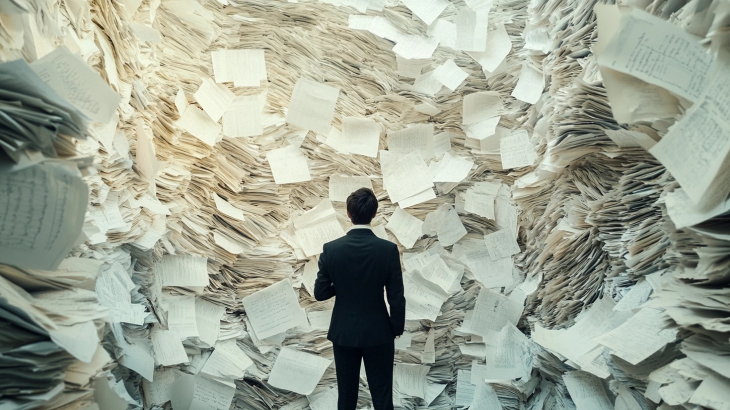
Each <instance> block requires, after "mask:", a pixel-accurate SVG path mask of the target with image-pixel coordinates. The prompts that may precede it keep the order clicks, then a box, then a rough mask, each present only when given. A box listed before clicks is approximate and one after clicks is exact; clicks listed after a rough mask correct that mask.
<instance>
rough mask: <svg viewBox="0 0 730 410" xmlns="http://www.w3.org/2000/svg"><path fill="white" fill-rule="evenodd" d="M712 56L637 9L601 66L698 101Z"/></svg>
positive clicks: (601, 59)
mask: <svg viewBox="0 0 730 410" xmlns="http://www.w3.org/2000/svg"><path fill="white" fill-rule="evenodd" d="M711 63H712V54H710V53H707V52H706V51H705V49H704V48H703V47H702V45H700V43H699V42H698V41H697V39H696V38H694V37H693V36H691V35H690V34H689V33H687V32H685V31H684V30H682V29H681V28H680V27H678V26H676V25H674V24H672V23H670V22H668V21H664V20H662V19H661V18H659V17H655V16H652V15H651V14H649V13H647V12H645V11H643V10H639V9H634V10H633V11H632V12H631V13H629V14H627V15H625V16H623V17H622V18H621V29H620V30H619V32H618V33H617V34H616V35H615V36H613V38H612V39H611V41H610V42H609V43H608V45H606V48H605V50H603V52H602V53H601V55H600V56H599V58H598V64H600V65H602V66H605V67H608V68H610V69H612V70H616V71H619V72H622V73H626V74H630V75H632V76H635V77H637V78H639V79H641V80H643V81H646V82H648V83H650V84H654V85H658V86H660V87H662V88H666V89H667V90H669V91H671V92H673V93H675V94H677V95H680V96H682V97H684V98H686V99H688V100H690V101H696V100H697V98H698V97H699V95H700V93H701V92H702V90H703V87H705V85H706V84H707V75H708V73H709V70H710V64H711Z"/></svg>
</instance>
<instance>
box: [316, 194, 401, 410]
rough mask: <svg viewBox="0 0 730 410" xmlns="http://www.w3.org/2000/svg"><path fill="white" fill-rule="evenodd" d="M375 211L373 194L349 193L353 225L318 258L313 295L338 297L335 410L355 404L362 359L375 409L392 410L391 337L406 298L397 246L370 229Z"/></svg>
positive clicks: (333, 333)
mask: <svg viewBox="0 0 730 410" xmlns="http://www.w3.org/2000/svg"><path fill="white" fill-rule="evenodd" d="M377 212H378V199H377V198H376V197H375V194H374V193H373V191H372V190H370V189H368V188H360V189H358V190H357V191H355V192H353V193H352V194H350V196H349V197H347V216H348V217H349V218H350V220H351V221H352V223H353V224H354V226H353V227H352V228H351V229H350V231H349V232H347V235H345V236H344V237H342V238H339V239H336V240H334V241H332V242H328V243H326V244H325V245H324V248H323V252H322V254H321V255H320V256H319V272H318V273H317V281H316V282H315V284H314V297H315V299H317V300H327V299H329V298H331V297H332V296H335V295H336V296H337V299H336V300H335V308H334V311H333V312H332V321H331V322H330V329H329V333H328V334H327V338H328V339H329V340H331V341H332V349H333V350H334V354H335V369H336V371H337V386H338V393H339V398H338V402H337V409H338V410H355V407H356V406H357V395H358V389H359V387H360V385H359V377H360V361H361V360H362V361H363V362H364V363H365V373H366V375H367V378H368V385H369V386H370V395H371V396H372V398H373V406H374V410H392V409H393V356H394V353H395V347H394V339H395V338H396V337H399V336H400V335H401V334H403V327H404V326H405V319H406V299H405V297H404V296H403V276H402V272H401V267H400V256H399V254H398V247H397V246H396V245H395V244H394V243H392V242H390V241H386V240H383V239H380V238H378V237H377V236H375V234H374V233H373V231H372V230H371V229H370V221H371V220H372V219H373V218H374V217H375V214H376V213H377ZM383 288H385V291H386V294H387V297H388V305H390V315H388V310H387V308H386V306H385V300H384V299H383Z"/></svg>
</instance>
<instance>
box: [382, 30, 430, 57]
mask: <svg viewBox="0 0 730 410" xmlns="http://www.w3.org/2000/svg"><path fill="white" fill-rule="evenodd" d="M438 44H439V42H438V40H437V39H435V38H432V37H423V36H419V35H411V34H403V35H401V36H399V38H398V40H397V43H396V45H395V47H393V52H394V53H396V54H398V55H399V56H401V57H402V58H407V59H409V60H410V59H424V58H431V56H432V55H433V52H434V51H435V50H436V47H438Z"/></svg>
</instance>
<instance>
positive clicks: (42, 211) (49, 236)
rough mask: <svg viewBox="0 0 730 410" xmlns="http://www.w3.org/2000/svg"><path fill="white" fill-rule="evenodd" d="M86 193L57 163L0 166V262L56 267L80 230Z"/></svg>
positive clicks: (78, 178) (75, 177)
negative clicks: (10, 170)
mask: <svg viewBox="0 0 730 410" xmlns="http://www.w3.org/2000/svg"><path fill="white" fill-rule="evenodd" d="M88 195H89V194H88V188H87V186H86V184H85V183H84V182H83V180H82V179H81V178H80V176H78V175H75V174H74V173H73V172H71V170H70V169H68V168H65V167H62V166H54V165H51V164H48V163H46V164H39V165H35V166H32V167H28V168H25V169H23V170H20V171H17V172H13V173H8V172H7V171H0V262H2V263H6V264H10V265H16V266H22V267H25V268H32V269H44V270H55V269H56V267H57V266H58V265H59V264H60V263H61V260H63V258H64V257H66V255H67V254H68V252H69V251H70V250H71V248H72V247H73V245H74V242H75V241H76V239H77V238H78V237H79V234H80V233H81V226H82V224H83V222H84V213H85V211H86V205H85V204H86V202H87V201H88Z"/></svg>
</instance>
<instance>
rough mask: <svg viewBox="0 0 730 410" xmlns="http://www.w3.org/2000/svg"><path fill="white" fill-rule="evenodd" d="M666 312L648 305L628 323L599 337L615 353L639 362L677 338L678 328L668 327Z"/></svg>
mask: <svg viewBox="0 0 730 410" xmlns="http://www.w3.org/2000/svg"><path fill="white" fill-rule="evenodd" d="M663 317H664V312H662V311H661V310H658V309H654V308H648V307H645V308H643V309H641V310H640V311H639V312H638V313H636V314H635V315H634V316H632V317H631V318H630V319H629V320H627V321H626V322H625V323H624V324H622V325H621V326H619V327H617V328H616V329H614V330H612V331H611V332H609V333H606V334H604V335H602V336H600V337H598V338H596V339H595V341H596V342H598V343H600V344H602V345H604V346H606V347H608V348H609V349H611V353H612V354H615V355H616V356H618V357H620V358H622V359H624V360H626V361H627V362H629V363H631V364H634V365H635V364H638V363H639V362H641V361H642V360H644V359H646V358H647V357H649V356H651V355H652V354H653V353H654V352H656V351H657V350H659V349H661V348H662V347H664V345H666V344H667V343H670V342H673V341H674V340H675V339H676V338H677V330H676V329H667V328H665V327H666V326H665V324H664V320H663Z"/></svg>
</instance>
